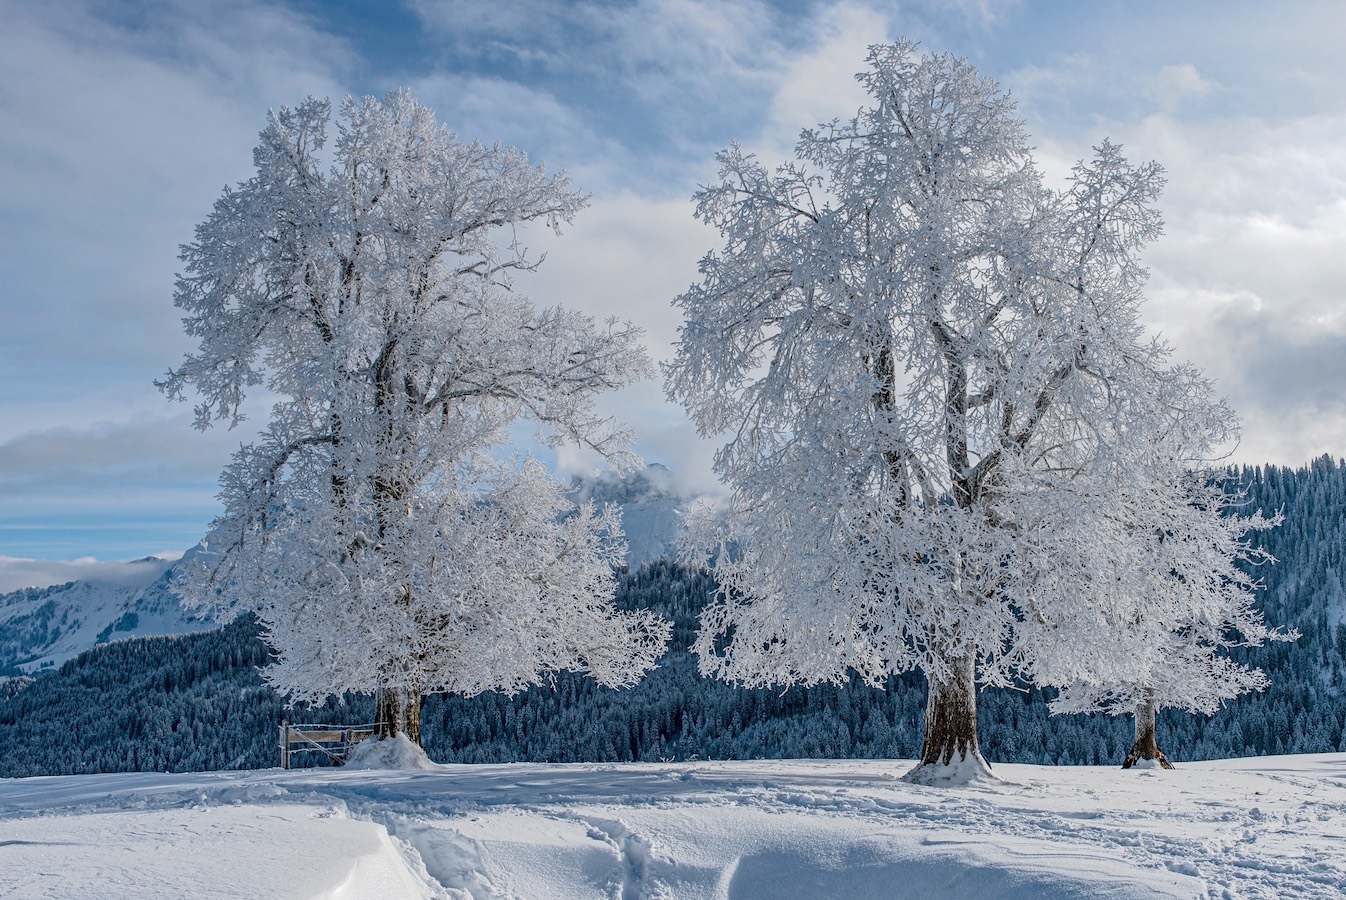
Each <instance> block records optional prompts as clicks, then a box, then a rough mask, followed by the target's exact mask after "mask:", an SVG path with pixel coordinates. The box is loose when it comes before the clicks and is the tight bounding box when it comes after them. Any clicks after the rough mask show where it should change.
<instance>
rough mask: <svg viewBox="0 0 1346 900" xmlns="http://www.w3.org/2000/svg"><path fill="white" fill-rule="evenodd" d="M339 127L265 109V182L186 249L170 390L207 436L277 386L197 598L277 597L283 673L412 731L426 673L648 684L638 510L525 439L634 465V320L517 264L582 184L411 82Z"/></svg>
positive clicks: (658, 640) (433, 686)
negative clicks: (596, 496) (615, 400)
mask: <svg viewBox="0 0 1346 900" xmlns="http://www.w3.org/2000/svg"><path fill="white" fill-rule="evenodd" d="M330 118H331V114H330V107H329V104H328V103H327V102H326V101H322V100H317V99H309V100H307V101H305V102H304V103H302V104H300V105H299V106H298V107H296V108H294V109H288V108H286V109H282V110H280V111H279V112H273V113H271V114H270V116H269V121H268V124H267V127H266V129H265V130H264V131H263V132H262V134H261V142H260V144H259V145H258V147H257V149H256V150H255V151H254V163H255V166H256V175H255V176H254V177H253V178H252V179H250V180H249V181H247V182H244V183H242V184H239V185H238V186H237V187H235V188H232V189H226V190H225V192H224V195H223V196H222V197H221V198H220V199H219V200H218V201H217V202H216V204H215V208H214V211H213V212H212V213H211V215H210V216H209V218H207V220H206V221H205V222H204V223H202V224H201V225H200V226H198V228H197V230H196V239H195V241H193V242H192V243H190V244H188V245H186V246H184V247H183V248H182V256H181V258H182V261H183V264H184V266H185V271H184V273H183V274H182V275H181V276H179V279H178V284H177V292H176V295H175V298H174V302H175V303H176V305H177V306H178V307H180V308H181V309H182V310H183V311H184V312H185V314H186V316H185V318H184V320H183V321H184V327H185V329H186V331H187V333H188V334H189V335H191V336H193V337H195V338H198V339H199V341H200V345H199V349H198V350H197V351H196V352H195V353H191V354H188V355H187V356H186V358H185V359H184V360H183V361H182V363H181V364H180V365H179V366H178V367H177V368H176V369H174V370H172V371H170V372H169V373H168V376H167V377H166V378H165V379H164V381H163V382H162V383H161V384H160V386H161V388H162V389H163V390H164V391H165V392H166V393H167V394H168V395H169V396H170V397H175V398H180V397H183V396H184V394H185V392H186V391H187V389H188V388H189V387H190V388H194V389H195V391H196V393H197V394H198V395H199V398H200V400H199V403H198V405H197V407H196V416H197V425H198V427H201V428H205V427H208V426H210V425H211V424H212V423H213V422H217V421H225V422H228V423H230V424H231V425H232V424H236V423H238V422H239V421H240V420H241V418H242V412H241V410H242V404H243V401H244V398H245V395H246V394H247V393H249V392H251V391H253V390H256V389H257V388H259V387H265V389H266V391H267V392H268V393H269V394H270V395H272V396H274V397H275V398H277V399H276V401H275V405H274V406H273V408H272V411H271V417H270V420H269V422H268V424H267V426H266V428H265V429H264V430H263V432H262V434H261V437H260V438H259V439H258V440H257V441H256V442H254V443H252V444H249V445H247V446H244V447H242V448H240V450H239V451H238V452H237V453H236V454H235V455H234V458H233V461H232V462H231V463H230V465H229V467H228V468H227V469H226V470H225V472H224V474H223V476H222V479H221V483H222V491H221V498H222V499H223V501H224V504H225V513H224V515H223V516H222V517H221V518H220V519H219V520H218V521H217V522H216V523H215V525H214V527H213V531H212V534H211V537H210V539H209V542H208V543H209V548H208V549H209V550H211V551H213V556H211V555H208V556H207V557H205V558H207V559H209V564H208V565H205V566H203V567H202V568H201V569H200V570H199V572H198V578H197V580H196V582H195V583H194V584H193V585H191V586H190V591H191V593H192V594H193V595H194V596H195V598H196V599H197V601H198V602H203V603H219V604H223V605H226V606H233V605H242V606H248V607H253V606H255V607H257V609H258V612H259V615H260V617H261V620H262V622H263V624H264V627H265V633H266V635H267V638H268V640H269V641H270V642H271V644H272V645H273V647H274V648H275V650H276V652H277V660H276V664H275V665H274V666H272V667H271V668H270V669H268V678H269V680H271V682H272V683H273V684H275V685H276V686H277V687H278V688H280V689H281V690H282V691H284V692H287V693H289V694H290V696H291V697H293V698H296V699H303V700H314V699H319V698H322V697H324V696H327V695H331V694H339V693H341V692H343V691H348V690H353V691H379V692H382V694H381V696H382V697H384V698H392V699H393V700H395V701H396V703H394V705H395V706H399V708H401V709H402V710H403V712H404V713H405V716H403V715H402V713H396V714H393V713H389V714H388V717H391V718H392V719H397V721H390V722H389V723H388V727H389V728H390V729H391V730H393V731H395V730H399V729H400V728H402V727H405V728H406V729H408V730H410V731H412V732H413V733H414V731H415V728H416V722H415V718H416V717H415V714H414V707H415V706H416V704H417V703H418V702H419V697H420V694H421V693H422V692H425V691H456V692H463V693H475V692H478V691H481V690H486V689H501V690H506V691H513V690H517V689H519V688H521V687H523V686H525V685H527V684H530V683H532V682H534V681H536V680H537V679H538V678H539V677H540V675H541V673H544V672H547V671H551V670H554V669H558V668H570V669H579V670H582V671H587V672H589V673H591V674H593V675H594V676H595V677H596V678H597V679H598V680H600V681H601V682H603V683H605V684H612V685H624V684H630V683H632V682H633V681H634V680H635V679H637V678H638V677H639V675H640V673H641V672H642V671H644V670H645V669H647V668H649V667H650V666H651V665H652V664H653V662H654V660H655V658H656V657H657V655H658V653H659V651H660V649H661V648H662V646H663V644H664V642H665V641H666V638H667V625H666V623H662V622H660V621H659V620H657V619H656V618H655V617H653V616H650V615H648V614H637V613H618V612H617V611H615V610H614V609H613V608H612V605H611V601H612V595H613V590H614V580H613V573H612V565H613V564H614V563H617V562H618V561H620V559H621V554H622V546H623V540H622V534H621V528H620V523H619V522H618V521H617V519H616V518H615V517H614V516H613V515H610V514H601V513H599V512H596V511H595V510H594V509H593V508H592V507H591V506H586V507H583V508H581V509H578V510H575V509H573V508H570V506H569V504H568V503H567V502H566V501H565V499H564V497H563V496H562V489H561V487H560V486H559V485H558V484H557V483H556V482H555V480H554V479H553V478H552V477H551V476H550V475H549V474H548V473H547V472H546V470H545V469H544V468H543V467H542V466H541V465H540V464H538V463H537V462H535V461H532V460H530V459H527V458H525V457H523V456H522V455H520V452H519V451H518V449H517V448H515V449H511V448H512V447H513V439H512V437H511V431H510V429H511V428H512V427H513V426H514V425H515V424H516V423H517V422H519V421H521V420H531V421H532V422H533V423H535V424H536V426H537V434H538V436H539V438H540V439H541V440H542V441H543V442H544V443H546V444H549V445H553V446H556V445H560V444H562V443H564V442H577V443H580V444H583V445H586V446H588V447H591V448H593V449H595V450H597V451H598V452H599V453H601V454H603V455H604V456H606V457H607V458H608V459H610V460H611V461H612V462H613V463H614V464H615V465H616V466H618V467H619V468H629V467H631V466H632V465H634V464H635V462H636V461H637V460H636V458H635V457H634V454H632V453H631V452H630V435H629V434H628V433H627V432H626V431H625V430H624V429H623V428H621V427H619V426H617V425H616V424H614V423H613V422H611V421H609V420H607V419H606V418H604V417H603V416H602V415H601V414H600V413H599V412H597V410H596V408H595V405H594V398H595V396H596V395H597V394H599V393H600V392H603V391H607V390H610V389H614V388H617V387H620V386H622V385H624V384H626V383H628V382H630V381H631V380H633V379H637V378H641V377H645V376H646V375H648V374H649V373H650V363H649V361H648V359H647V357H646V355H645V353H644V350H643V348H642V347H641V346H640V344H639V339H640V331H639V329H637V328H635V327H634V326H632V325H630V324H629V323H622V322H617V321H609V322H607V323H606V324H604V325H598V324H596V323H595V322H594V321H593V320H592V319H590V318H589V317H587V316H585V315H583V314H581V313H578V312H575V311H572V310H567V309H564V308H561V307H551V308H545V309H539V308H537V307H536V306H534V305H533V304H532V303H531V302H530V301H529V300H528V299H526V298H525V297H524V296H522V295H521V294H520V293H519V292H518V291H517V290H516V289H515V284H514V280H513V279H514V276H515V275H516V274H517V273H520V272H524V271H528V270H531V269H534V268H535V267H536V266H537V265H538V263H539V262H540V260H537V259H534V258H532V257H531V256H530V255H529V254H528V251H527V248H526V246H525V244H524V234H523V232H522V231H521V228H522V227H524V226H526V225H528V224H529V223H537V224H538V225H540V226H545V227H549V228H551V229H553V230H557V231H559V229H560V227H561V226H562V225H563V224H566V223H569V222H570V221H571V220H572V218H573V216H574V215H575V213H577V212H578V211H579V210H580V209H581V208H583V206H584V205H585V203H586V200H585V198H584V197H583V196H581V195H579V194H578V193H576V192H575V191H574V190H573V189H572V188H571V186H570V183H569V180H568V178H567V177H566V176H565V175H564V174H556V175H553V174H549V173H547V172H546V171H545V169H544V168H543V167H541V166H533V165H531V164H530V163H529V162H528V160H527V158H526V157H525V156H524V154H523V153H521V152H520V151H518V150H515V149H513V148H510V147H502V146H500V145H496V146H493V147H486V146H483V145H481V144H478V143H465V142H462V141H459V140H458V139H457V138H456V137H455V136H454V135H453V134H451V133H450V132H448V131H447V129H445V128H444V127H443V126H441V125H439V124H437V123H436V121H435V119H434V116H433V114H432V113H431V111H430V110H429V109H427V108H426V107H424V106H422V105H421V104H419V103H417V102H416V101H415V100H414V99H413V98H412V97H411V96H410V95H409V94H407V93H405V92H400V93H394V94H390V95H389V96H388V97H387V98H385V99H383V100H377V99H374V98H364V99H362V100H353V99H349V98H348V99H347V100H346V101H345V102H344V103H343V104H342V106H341V111H340V116H339V118H338V121H337V122H336V129H335V131H336V137H335V142H334V147H333V149H332V151H331V152H330V154H326V152H325V144H326V139H327V130H328V124H329V119H330ZM329 157H330V163H329V164H328V165H327V166H326V167H325V166H324V160H327V159H328V158H329ZM381 702H382V701H381ZM380 716H381V720H382V719H383V718H385V716H384V710H383V707H382V706H381V707H380ZM403 718H405V720H406V721H402V719H403Z"/></svg>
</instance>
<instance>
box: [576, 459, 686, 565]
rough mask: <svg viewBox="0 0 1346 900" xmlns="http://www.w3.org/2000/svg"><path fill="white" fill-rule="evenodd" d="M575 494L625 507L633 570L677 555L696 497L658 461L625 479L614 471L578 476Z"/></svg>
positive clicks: (580, 498) (597, 503) (600, 503)
mask: <svg viewBox="0 0 1346 900" xmlns="http://www.w3.org/2000/svg"><path fill="white" fill-rule="evenodd" d="M571 497H572V499H573V500H574V501H575V502H576V503H583V502H585V501H592V502H593V504H594V505H595V506H596V507H599V508H600V509H601V508H602V507H604V506H607V505H609V504H612V503H615V504H617V505H618V506H620V507H621V509H622V530H623V531H624V532H625V533H626V544H627V549H626V563H627V565H628V566H630V568H632V569H637V568H639V567H640V564H641V563H644V562H650V561H651V560H655V559H659V558H660V557H670V556H673V555H674V554H675V551H676V549H677V543H678V532H679V531H680V530H681V528H682V514H683V512H684V511H685V510H686V508H687V506H688V504H689V503H690V502H691V501H692V500H693V499H695V498H694V497H693V496H692V495H691V494H689V493H688V492H686V491H685V490H683V489H682V488H680V487H679V485H678V483H677V479H676V478H675V477H674V475H673V473H672V472H671V471H670V470H669V469H668V468H667V467H666V466H661V465H659V464H658V463H653V464H651V465H648V466H646V467H645V468H644V470H642V471H640V472H636V473H634V474H632V475H628V476H626V477H625V478H622V477H618V476H617V475H616V474H614V473H612V472H611V471H606V472H603V473H602V474H600V475H597V476H594V477H592V478H580V477H576V478H575V479H574V480H573V481H572V483H571Z"/></svg>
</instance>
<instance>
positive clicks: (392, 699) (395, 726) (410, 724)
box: [374, 688, 421, 747]
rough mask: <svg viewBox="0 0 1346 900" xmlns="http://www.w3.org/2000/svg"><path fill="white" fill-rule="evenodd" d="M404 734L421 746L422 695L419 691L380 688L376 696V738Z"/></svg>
mask: <svg viewBox="0 0 1346 900" xmlns="http://www.w3.org/2000/svg"><path fill="white" fill-rule="evenodd" d="M399 734H404V735H406V737H407V740H409V741H411V742H412V743H413V744H415V745H416V746H417V747H419V746H421V695H420V692H419V691H407V690H402V689H397V688H379V689H378V691H376V692H375V694H374V737H376V738H390V737H396V736H397V735H399Z"/></svg>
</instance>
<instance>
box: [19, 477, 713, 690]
mask: <svg viewBox="0 0 1346 900" xmlns="http://www.w3.org/2000/svg"><path fill="white" fill-rule="evenodd" d="M572 496H573V497H574V499H575V501H576V502H584V501H586V500H592V501H593V502H594V503H595V505H597V506H600V507H601V506H605V505H607V504H611V503H616V504H618V505H619V506H621V508H622V525H623V528H624V530H625V532H626V538H627V543H628V550H627V562H628V564H629V565H630V566H631V568H633V569H634V568H637V567H638V566H639V565H640V564H641V563H643V562H648V561H650V560H653V559H657V558H659V557H661V556H668V555H671V554H672V553H673V551H674V548H675V545H676V543H677V535H678V529H679V528H681V512H682V510H683V508H684V507H685V506H686V505H687V503H688V502H689V500H690V498H689V497H688V496H687V495H686V494H684V493H683V492H681V491H680V490H679V489H678V487H677V485H676V482H675V479H674V476H673V473H672V472H670V471H669V470H668V469H667V468H665V467H664V466H660V465H652V466H649V467H647V468H646V469H645V470H644V471H642V472H637V473H636V474H634V475H631V476H628V477H626V478H618V477H617V476H615V475H613V474H611V473H605V474H604V475H600V476H597V477H594V478H587V479H579V478H577V479H575V481H574V482H573V485H572ZM198 552H200V550H199V548H196V547H194V548H192V549H191V550H189V551H187V553H186V554H184V555H183V557H182V559H181V560H179V561H177V562H170V561H168V560H164V559H159V558H158V557H146V558H145V559H141V560H136V561H135V562H133V563H129V564H127V565H126V566H123V567H121V568H120V569H119V574H117V575H102V576H90V577H89V578H87V579H82V580H79V581H71V582H67V583H65V584H58V585H52V586H50V587H43V588H24V589H22V590H18V591H12V592H10V593H7V594H0V677H2V676H3V675H6V674H10V675H12V674H18V673H31V672H35V671H37V670H39V669H44V668H49V667H52V666H58V665H60V664H61V663H63V662H65V661H66V660H67V659H70V658H71V657H73V656H75V655H77V654H79V653H81V652H83V651H85V650H88V649H89V648H90V647H93V646H94V645H96V644H100V643H103V642H105V641H109V640H116V639H120V638H128V637H142V636H146V635H156V634H187V633H191V632H196V631H204V630H206V629H209V628H214V627H216V626H217V625H220V624H222V623H221V622H218V621H216V620H215V619H213V618H211V617H209V616H206V615H203V614H201V613H198V612H194V611H190V610H187V609H184V608H183V606H182V604H181V602H180V600H179V598H178V595H177V593H176V592H175V591H174V590H173V579H174V575H175V573H176V572H177V571H178V570H179V569H180V568H181V567H182V566H183V564H184V563H185V562H186V561H188V560H190V559H192V558H193V557H194V556H195V555H196V554H197V553H198Z"/></svg>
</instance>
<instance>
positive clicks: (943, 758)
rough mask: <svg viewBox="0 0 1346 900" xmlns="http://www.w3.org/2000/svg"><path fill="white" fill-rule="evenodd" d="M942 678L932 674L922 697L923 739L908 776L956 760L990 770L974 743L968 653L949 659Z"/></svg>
mask: <svg viewBox="0 0 1346 900" xmlns="http://www.w3.org/2000/svg"><path fill="white" fill-rule="evenodd" d="M946 672H947V674H945V675H944V676H943V677H940V676H936V675H934V674H932V675H931V676H930V684H929V688H928V690H927V694H926V707H925V737H924V739H923V740H922V742H921V758H920V765H918V766H917V767H916V769H914V770H912V772H911V774H910V775H909V776H908V777H911V778H913V780H916V781H920V780H923V779H922V776H921V775H920V774H919V773H920V772H921V771H922V770H924V769H926V768H927V767H932V766H947V765H949V764H950V763H953V762H956V761H959V760H969V761H971V760H975V761H976V763H977V764H979V765H980V766H981V767H982V768H983V769H984V770H986V771H987V772H989V771H990V769H991V767H990V765H989V764H987V762H986V760H985V758H983V757H982V755H981V746H980V744H978V742H977V682H976V677H975V668H974V663H973V657H972V655H971V654H966V655H962V656H958V657H955V658H953V659H951V660H949V664H948V666H947V667H946Z"/></svg>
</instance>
